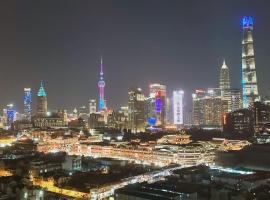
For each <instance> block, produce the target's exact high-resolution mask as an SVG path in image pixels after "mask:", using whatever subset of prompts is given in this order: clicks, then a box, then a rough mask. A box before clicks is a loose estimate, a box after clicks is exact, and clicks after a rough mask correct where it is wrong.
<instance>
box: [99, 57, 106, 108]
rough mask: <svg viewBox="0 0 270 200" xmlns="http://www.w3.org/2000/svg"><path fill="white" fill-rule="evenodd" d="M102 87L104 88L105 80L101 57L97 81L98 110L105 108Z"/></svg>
mask: <svg viewBox="0 0 270 200" xmlns="http://www.w3.org/2000/svg"><path fill="white" fill-rule="evenodd" d="M104 88H105V81H104V80H103V65H102V57H101V59H100V73H99V81H98V90H99V103H98V110H99V111H101V110H103V109H104V108H105V101H104Z"/></svg>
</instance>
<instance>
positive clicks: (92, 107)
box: [89, 99, 97, 114]
mask: <svg viewBox="0 0 270 200" xmlns="http://www.w3.org/2000/svg"><path fill="white" fill-rule="evenodd" d="M96 112H97V101H96V99H89V114H92V113H96Z"/></svg>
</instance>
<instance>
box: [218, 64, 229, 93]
mask: <svg viewBox="0 0 270 200" xmlns="http://www.w3.org/2000/svg"><path fill="white" fill-rule="evenodd" d="M219 88H220V90H221V96H222V97H224V96H225V93H226V92H227V91H228V90H229V89H230V72H229V68H228V67H227V65H226V63H225V60H224V61H223V64H222V66H221V69H220V75H219Z"/></svg>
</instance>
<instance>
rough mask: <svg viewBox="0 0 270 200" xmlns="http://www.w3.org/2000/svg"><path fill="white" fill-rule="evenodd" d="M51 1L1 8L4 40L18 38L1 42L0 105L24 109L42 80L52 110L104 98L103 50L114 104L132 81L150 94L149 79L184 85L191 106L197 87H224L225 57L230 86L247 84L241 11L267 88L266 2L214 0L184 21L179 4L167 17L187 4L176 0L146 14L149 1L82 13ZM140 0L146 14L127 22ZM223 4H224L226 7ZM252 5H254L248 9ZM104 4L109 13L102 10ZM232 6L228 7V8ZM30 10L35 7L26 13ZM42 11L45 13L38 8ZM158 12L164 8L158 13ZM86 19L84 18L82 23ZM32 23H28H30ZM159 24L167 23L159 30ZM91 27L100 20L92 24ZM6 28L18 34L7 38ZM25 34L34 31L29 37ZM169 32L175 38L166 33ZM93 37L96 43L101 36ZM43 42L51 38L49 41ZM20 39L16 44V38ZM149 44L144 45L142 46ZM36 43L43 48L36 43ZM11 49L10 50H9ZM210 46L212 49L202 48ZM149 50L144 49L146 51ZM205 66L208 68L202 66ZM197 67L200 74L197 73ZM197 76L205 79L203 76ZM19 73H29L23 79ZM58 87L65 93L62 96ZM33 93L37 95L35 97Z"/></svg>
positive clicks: (260, 77) (111, 104)
mask: <svg viewBox="0 0 270 200" xmlns="http://www.w3.org/2000/svg"><path fill="white" fill-rule="evenodd" d="M29 2H30V1H29ZM209 2H210V1H209ZM226 2H227V1H226ZM32 3H33V2H32ZM19 4H20V3H19ZM51 4H53V3H52V2H50V1H48V2H47V3H44V2H43V3H41V6H40V7H39V6H38V7H36V9H37V10H36V11H33V10H31V7H30V8H27V5H28V3H26V4H25V5H22V6H18V7H16V6H14V5H13V4H12V3H7V4H6V6H7V8H8V9H7V10H8V11H9V13H11V14H9V15H7V12H6V11H3V15H4V17H5V18H6V22H5V24H3V25H4V27H6V29H4V32H3V35H2V37H1V39H2V40H3V39H4V38H5V37H7V38H8V39H12V38H13V39H16V40H7V41H9V43H10V44H9V45H8V44H7V43H6V42H5V41H2V43H3V45H2V47H1V52H2V54H3V59H2V60H1V61H0V64H1V65H2V66H8V67H3V68H4V73H2V77H1V82H0V83H1V87H2V88H1V89H2V90H5V96H4V97H3V98H1V100H0V103H1V105H2V106H5V105H6V104H8V103H10V102H12V103H14V105H15V106H16V108H17V109H18V110H22V109H23V101H22V96H23V88H24V87H30V88H31V89H32V90H33V94H35V93H36V92H37V87H38V83H39V81H40V80H43V81H44V83H45V87H46V91H47V92H48V98H49V101H48V104H49V105H48V108H49V109H56V108H66V109H72V108H74V107H77V106H80V105H87V104H88V99H89V98H91V99H98V92H97V89H98V88H97V85H96V83H97V81H98V73H99V58H100V55H101V54H102V55H103V62H104V65H105V66H106V75H105V77H104V78H105V79H106V83H108V84H107V86H108V87H107V86H106V95H105V98H106V99H108V104H109V107H112V108H115V109H116V108H118V107H120V105H126V104H127V101H128V95H127V91H128V88H129V87H131V86H138V87H141V88H142V89H143V91H144V93H145V94H148V93H149V89H148V86H149V84H151V83H161V84H165V85H167V87H168V95H169V96H172V90H174V89H179V88H181V89H183V90H184V91H185V98H190V100H188V101H185V103H186V104H189V105H188V107H191V106H190V102H191V93H192V91H193V90H194V89H197V88H208V87H217V86H218V74H219V67H220V65H221V63H222V61H223V58H225V59H226V63H227V65H228V66H229V68H230V77H231V79H232V87H234V88H241V84H240V83H241V39H242V30H241V17H242V16H244V15H252V16H254V18H255V30H254V36H253V37H254V41H255V42H254V46H255V57H256V68H257V77H258V85H259V91H260V93H261V94H262V96H263V95H266V94H267V93H268V90H269V89H268V87H267V85H269V84H267V81H268V80H267V78H266V76H267V65H268V63H269V61H268V60H267V55H266V52H267V46H268V45H267V43H268V41H267V40H266V42H265V41H264V38H265V37H267V35H268V32H269V31H270V30H269V28H268V27H269V26H268V24H267V23H268V22H267V21H266V20H265V19H266V18H267V15H269V14H268V13H267V12H266V11H267V10H266V9H265V8H264V7H266V6H265V5H267V3H265V4H260V5H254V6H252V5H253V3H252V2H251V1H247V2H246V5H243V7H241V8H240V3H239V2H238V3H236V4H233V5H234V7H235V11H231V6H232V5H230V4H231V3H230V2H229V3H225V1H219V3H212V4H211V5H212V7H211V8H210V10H211V12H213V13H210V14H208V13H204V12H203V13H201V12H198V13H193V14H194V16H192V17H191V19H187V18H185V21H183V19H182V18H183V15H184V14H185V12H184V13H181V12H180V10H179V11H178V12H176V10H174V11H175V12H174V14H172V15H173V16H172V15H167V14H168V10H170V9H172V7H173V6H175V8H174V9H176V8H179V9H180V6H181V3H176V2H174V3H172V4H171V5H167V4H166V7H164V8H163V7H162V5H163V3H162V2H160V1H156V3H155V5H156V6H157V8H156V9H155V10H154V12H152V13H151V16H150V14H149V13H147V12H146V11H147V8H148V7H149V6H150V3H132V4H131V5H127V4H125V3H123V4H121V6H119V7H117V5H118V4H120V1H119V3H118V4H117V2H116V3H115V4H111V3H108V4H104V3H102V2H100V3H97V2H95V1H94V2H91V3H86V4H80V5H78V6H80V8H81V7H82V6H86V7H87V8H88V7H89V6H93V7H94V8H95V9H94V8H92V9H91V10H90V12H86V10H85V9H83V10H82V14H80V15H79V12H78V10H76V9H75V8H73V7H72V5H74V3H71V4H70V5H65V6H63V5H62V4H60V3H59V5H58V6H57V5H56V7H55V8H54V9H52V8H51V7H50V5H51ZM55 4H57V3H55ZM209 4H210V3H209ZM75 5H76V4H75ZM104 5H105V6H104ZM139 5H144V6H145V7H143V8H141V9H139V8H138V9H139V10H140V11H141V12H142V16H141V17H139V16H133V15H128V18H127V19H126V20H124V19H123V16H125V15H127V13H125V12H126V11H128V10H129V9H131V7H132V6H134V7H138V6H139ZM199 5H201V3H198V4H196V5H195V6H194V4H193V6H194V9H195V10H196V9H197V10H200V9H199V8H198V7H199ZM220 5H223V7H222V9H221V8H220ZM42 6H45V7H42ZM62 6H63V7H62ZM102 6H104V7H102ZM189 6H190V5H189V3H185V7H186V8H188V7H189ZM197 6H198V7H197ZM202 8H204V7H202ZM246 8H249V9H246ZM250 8H253V9H252V10H250ZM29 9H30V10H29ZM138 9H137V10H138ZM182 9H183V8H182ZM103 10H106V11H108V12H106V13H104V12H97V11H103ZM228 10H229V11H230V12H229V13H228V12H227V13H225V11H228ZM15 11H19V15H21V16H23V17H22V18H20V19H19V18H17V16H16V15H15V13H14V12H15ZM26 11H29V12H28V14H27V12H26ZM39 11H42V12H41V13H39ZM115 11H119V14H118V15H117V14H115ZM120 11H121V12H120ZM218 11H219V13H218V16H219V19H216V20H214V19H210V18H209V15H214V14H217V12H218ZM259 11H260V12H259ZM159 12H161V13H162V14H161V15H159V14H160V13H159ZM48 13H49V14H51V15H52V16H51V18H50V17H48V18H47V14H48ZM102 13H103V15H102ZM116 13H117V12H116ZM34 15H36V16H37V19H35V20H36V21H35V20H34V19H32V18H31V17H33V16H34ZM63 16H69V17H68V19H66V20H65V19H62V17H63ZM99 16H103V18H102V19H100V21H98V22H96V23H98V25H97V28H98V30H96V31H94V34H97V35H95V37H94V36H93V35H91V34H92V33H93V30H92V29H91V28H89V27H88V26H87V27H86V26H84V25H85V24H88V23H89V25H93V24H92V23H91V19H96V18H98V17H99ZM111 17H112V18H111ZM142 17H146V19H147V20H146V22H144V23H142V24H141V25H138V24H136V23H135V22H138V23H139V22H143V21H142ZM198 17H202V19H201V20H200V21H198V20H195V19H196V18H198ZM30 18H31V19H30ZM205 18H208V20H209V21H207V20H204V19H205ZM60 19H61V20H62V21H61V22H62V23H63V22H65V23H67V24H69V23H71V22H69V20H70V19H72V20H73V23H71V24H69V25H72V27H75V29H73V28H72V29H70V27H68V26H67V25H65V23H63V24H61V26H62V28H63V30H61V31H60V32H59V33H58V32H57V30H58V31H59V29H57V27H56V25H59V24H58V23H60V21H59V20H60ZM80 20H81V23H78V22H79V21H80ZM129 20H131V21H132V22H134V25H133V26H132V28H131V27H130V26H131V25H130V24H129V23H128V22H129ZM27 21H28V22H29V24H27V23H26V22H27ZM15 22H16V23H18V32H17V33H15V32H14V28H15V27H14V25H17V24H16V23H15ZM41 22H46V23H47V25H46V26H45V25H44V24H42V23H41ZM149 22H155V23H150V26H151V29H150V27H148V25H149ZM169 22H170V23H169ZM218 22H219V23H218ZM31 23H37V26H36V27H32V28H31ZM109 24H111V27H110V28H109V27H108V26H105V25H109ZM159 24H160V25H162V26H165V27H166V28H167V29H166V30H160V29H159V28H158V26H159ZM23 25H25V26H23ZM103 25H104V26H103ZM121 25H126V26H128V27H129V31H126V32H123V33H120V32H121V31H123V30H124V27H122V26H121ZM48 27H52V28H53V29H51V30H54V31H51V32H48V31H47V32H46V34H41V31H42V30H43V29H44V28H46V29H47V28H48ZM93 27H95V26H94V25H93ZM208 29H209V30H208ZM108 30H111V32H110V33H111V34H108V35H107V33H105V31H108ZM132 30H137V31H138V32H136V33H138V34H135V33H131V32H132ZM187 30H188V31H187ZM198 31H200V34H201V36H200V37H197V35H196V34H198ZM8 32H9V33H13V34H14V35H12V34H11V35H9V36H8V35H7V33H8ZM185 32H188V33H190V34H191V36H190V37H188V36H187V35H186V33H185ZM223 32H224V33H223ZM19 33H20V34H19ZM27 33H29V34H30V33H31V35H35V36H32V37H30V38H29V37H28V35H27ZM34 33H36V34H34ZM64 33H65V34H67V35H66V39H65V37H64V38H63V39H62V40H59V41H57V40H58V39H60V36H62V34H64ZM88 33H89V34H90V36H88ZM98 33H100V34H98ZM153 33H155V34H153ZM40 34H41V35H40ZM170 36H172V38H170V39H168V37H170ZM79 37H81V38H79ZM201 37H203V38H205V41H203V42H202V41H201V40H200V38H201ZM183 38H184V39H185V40H186V41H184V40H183ZM67 39H70V40H67ZM94 39H96V40H97V41H98V42H95V41H94ZM161 39H162V40H163V41H161ZM43 40H44V41H47V43H46V44H45V42H44V41H43ZM16 41H17V42H18V43H15V42H16ZM136 41H137V42H136ZM146 41H147V42H146ZM38 42H40V43H38ZM117 42H119V45H118V46H116V43H117ZM144 42H146V43H145V44H144ZM206 42H207V43H206ZM124 43H125V44H124ZM135 43H137V44H135ZM38 44H39V46H37V45H38ZM204 44H206V46H204ZM189 45H190V46H189ZM203 46H204V47H203ZM5 47H8V48H6V49H5ZM114 47H115V48H116V49H114ZM205 47H206V49H207V50H208V51H202V49H204V48H205ZM143 49H145V52H144V51H142V50H143ZM4 50H6V51H4ZM52 50H53V51H52ZM139 50H140V51H139ZM51 51H52V52H51ZM198 52H200V54H198ZM14 56H16V57H15V58H16V59H14ZM196 58H198V59H196ZM192 59H195V61H194V60H192ZM164 66H165V67H164ZM201 68H204V69H205V70H200V69H201ZM199 70H200V73H197V71H199ZM14 72H15V73H14ZM17 72H20V73H17ZM52 72H53V73H54V75H53V76H52ZM194 72H196V73H194ZM12 73H13V74H12ZM5 74H12V75H13V79H10V80H7V79H5V78H4V77H3V75H5ZM198 75H201V76H202V77H204V78H199V77H198ZM18 76H20V77H21V76H23V77H25V78H23V79H22V78H19V77H18ZM14 79H16V81H14ZM14 82H16V83H17V84H14ZM60 91H61V97H60V96H59V92H60ZM33 96H34V98H36V97H35V95H33ZM63 100H64V101H63ZM33 102H35V99H34V100H33ZM33 108H35V105H33Z"/></svg>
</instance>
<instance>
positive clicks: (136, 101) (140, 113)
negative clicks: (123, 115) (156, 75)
mask: <svg viewBox="0 0 270 200" xmlns="http://www.w3.org/2000/svg"><path fill="white" fill-rule="evenodd" d="M145 121H146V120H145V97H144V95H143V94H142V90H141V89H140V88H136V89H130V90H129V92H128V128H129V129H130V130H131V132H132V133H137V132H144V131H145Z"/></svg>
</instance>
